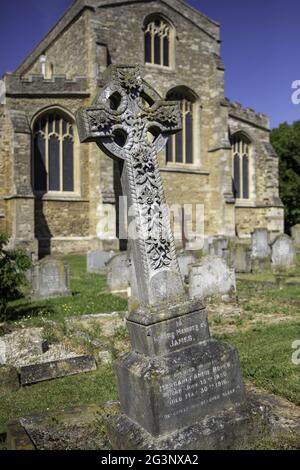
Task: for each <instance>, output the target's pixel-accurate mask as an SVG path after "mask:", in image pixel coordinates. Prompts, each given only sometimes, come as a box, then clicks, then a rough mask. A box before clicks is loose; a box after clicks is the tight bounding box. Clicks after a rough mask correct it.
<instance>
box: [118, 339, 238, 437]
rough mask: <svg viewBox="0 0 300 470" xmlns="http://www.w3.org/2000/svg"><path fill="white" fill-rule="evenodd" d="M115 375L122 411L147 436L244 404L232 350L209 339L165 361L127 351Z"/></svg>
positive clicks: (236, 362)
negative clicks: (146, 433) (142, 429)
mask: <svg viewBox="0 0 300 470" xmlns="http://www.w3.org/2000/svg"><path fill="white" fill-rule="evenodd" d="M117 374H118V382H119V391H120V402H121V408H122V410H123V412H124V413H125V414H126V416H128V417H129V418H130V419H131V420H133V421H134V422H136V423H138V424H139V425H140V426H142V427H143V428H144V429H146V430H147V431H148V432H149V433H150V434H152V435H153V436H158V435H163V434H166V433H169V432H174V431H175V430H177V429H180V428H183V427H185V426H189V425H191V424H194V423H195V422H196V421H197V420H199V419H201V418H203V417H205V416H207V415H214V414H216V413H218V412H220V411H221V410H223V409H224V408H225V407H228V406H234V405H237V404H239V403H242V402H243V401H244V400H245V394H244V385H243V380H242V376H241V369H240V365H239V359H238V355H237V352H236V350H235V349H234V348H232V347H231V346H228V345H225V344H222V343H219V342H217V341H213V340H208V341H204V342H201V343H199V344H198V345H196V346H192V347H189V348H185V349H182V350H181V351H179V352H174V353H171V354H168V355H165V356H156V357H146V356H144V355H141V354H138V353H135V352H131V353H129V354H128V355H126V356H125V357H124V358H123V360H122V362H121V363H120V364H118V367H117ZM133 396H134V397H135V399H134V400H133V399H132V397H133Z"/></svg>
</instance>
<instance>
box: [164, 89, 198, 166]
mask: <svg viewBox="0 0 300 470" xmlns="http://www.w3.org/2000/svg"><path fill="white" fill-rule="evenodd" d="M167 99H168V100H169V101H180V107H181V113H182V131H181V132H178V133H177V134H176V135H173V136H171V137H170V138H169V140H168V144H167V163H183V164H193V163H194V132H195V130H194V127H195V126H194V121H195V99H193V98H192V97H191V96H189V95H188V94H186V93H184V92H181V91H180V90H174V91H172V92H171V93H169V94H168V95H167Z"/></svg>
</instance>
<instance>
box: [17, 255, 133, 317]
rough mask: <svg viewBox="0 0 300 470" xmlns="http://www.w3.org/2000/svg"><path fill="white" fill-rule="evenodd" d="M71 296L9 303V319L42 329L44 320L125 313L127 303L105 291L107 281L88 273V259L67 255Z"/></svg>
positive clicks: (102, 277) (25, 299)
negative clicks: (117, 312) (94, 314)
mask: <svg viewBox="0 0 300 470" xmlns="http://www.w3.org/2000/svg"><path fill="white" fill-rule="evenodd" d="M64 260H65V261H66V262H67V263H68V264H69V265H70V270H71V290H72V296H70V297H59V298H55V299H47V300H37V301H34V300H30V299H28V298H26V297H25V298H23V299H20V300H17V301H14V302H10V303H9V306H8V320H10V321H13V322H17V323H18V325H20V324H21V325H24V326H42V325H43V319H50V320H56V321H63V320H64V318H65V317H69V316H78V315H85V314H91V313H108V312H113V311H123V310H126V308H127V301H126V300H124V299H122V298H120V297H117V296H113V295H111V294H109V293H108V292H106V290H105V289H106V278H105V276H101V275H99V274H88V273H87V272H86V257H85V256H67V257H65V258H64Z"/></svg>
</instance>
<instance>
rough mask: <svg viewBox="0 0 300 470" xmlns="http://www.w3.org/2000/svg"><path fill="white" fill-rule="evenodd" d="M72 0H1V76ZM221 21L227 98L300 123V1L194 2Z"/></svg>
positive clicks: (276, 119) (273, 119)
mask: <svg viewBox="0 0 300 470" xmlns="http://www.w3.org/2000/svg"><path fill="white" fill-rule="evenodd" d="M71 3H72V0H1V5H0V25H1V27H0V41H1V49H0V76H2V75H3V73H4V72H6V71H14V70H15V69H16V67H17V66H18V64H19V63H20V62H21V61H22V60H23V59H24V58H25V56H26V54H28V52H30V51H31V50H32V49H33V47H34V46H35V45H36V44H37V43H38V42H39V41H40V39H42V37H43V36H44V35H45V34H46V33H47V31H48V30H49V29H50V28H51V27H52V26H53V25H54V23H55V22H56V21H57V19H58V18H59V17H60V15H61V14H62V13H63V12H64V11H65V10H66V9H67V8H68V7H69V6H70V5H71ZM189 3H190V4H191V5H192V6H194V7H195V8H198V9H199V10H200V11H202V12H203V13H205V14H206V15H208V16H210V17H211V18H213V19H215V20H217V21H219V22H220V23H221V26H222V29H221V36H222V57H223V60H224V62H225V67H226V96H227V97H229V98H230V99H232V100H235V101H239V102H240V103H242V104H243V105H245V106H250V107H252V108H255V109H256V110H257V111H262V112H265V113H267V114H268V115H269V116H270V117H271V124H272V126H277V125H278V124H279V123H280V122H283V121H288V122H292V121H294V120H297V119H300V105H298V106H297V105H293V104H292V101H291V94H292V90H291V84H292V82H293V81H294V80H300V61H299V49H300V27H299V18H300V2H299V0H189Z"/></svg>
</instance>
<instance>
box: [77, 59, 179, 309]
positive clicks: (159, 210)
mask: <svg viewBox="0 0 300 470" xmlns="http://www.w3.org/2000/svg"><path fill="white" fill-rule="evenodd" d="M143 74H144V72H143V70H142V68H141V67H140V66H139V65H135V66H132V65H128V66H124V65H111V66H110V67H109V68H108V70H107V71H106V73H105V75H104V83H105V85H104V87H103V88H102V89H101V90H100V91H99V93H98V95H97V97H96V99H95V100H94V103H93V107H91V108H87V109H86V108H81V109H80V110H79V111H78V112H77V125H78V130H79V136H80V140H81V142H96V143H97V145H98V146H99V147H100V149H101V150H103V151H104V152H105V153H106V154H107V155H108V156H109V157H112V158H115V159H118V161H119V163H120V164H122V165H123V169H122V174H121V184H122V190H123V194H124V195H125V196H126V197H127V206H128V220H129V225H130V229H129V232H130V233H129V247H130V263H131V264H132V265H133V268H134V269H133V270H131V273H132V274H133V273H134V278H132V279H131V292H132V297H133V298H134V300H135V302H136V303H138V304H152V305H154V304H158V303H161V302H163V301H165V300H167V299H170V298H172V292H170V288H171V286H173V287H174V289H175V290H176V291H177V292H178V294H180V293H181V294H182V295H183V294H184V286H183V282H182V279H181V276H180V272H179V266H178V261H177V257H176V247H175V240H174V236H173V234H172V230H171V223H170V218H169V214H168V212H167V211H166V210H165V207H164V204H165V195H164V189H163V184H162V179H161V175H160V170H159V164H158V154H159V152H160V151H162V150H163V148H164V147H165V146H166V144H167V141H168V136H169V135H172V134H174V133H176V132H178V131H180V130H181V122H182V116H181V112H180V106H179V102H175V101H163V100H162V99H161V97H160V95H159V94H158V93H157V92H156V91H155V90H154V89H153V88H151V87H150V86H149V85H148V83H147V82H146V81H145V80H144V78H143ZM116 96H117V97H118V103H117V105H116V106H112V101H111V99H112V97H116ZM149 132H150V134H151V132H152V133H153V132H154V134H155V138H154V139H149ZM120 133H122V135H123V136H126V140H125V142H124V145H122V144H121V143H120V141H119V139H118V138H117V137H118V136H119V135H120ZM133 225H134V226H135V230H134V229H133V227H132V226H133ZM133 232H134V233H133Z"/></svg>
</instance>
